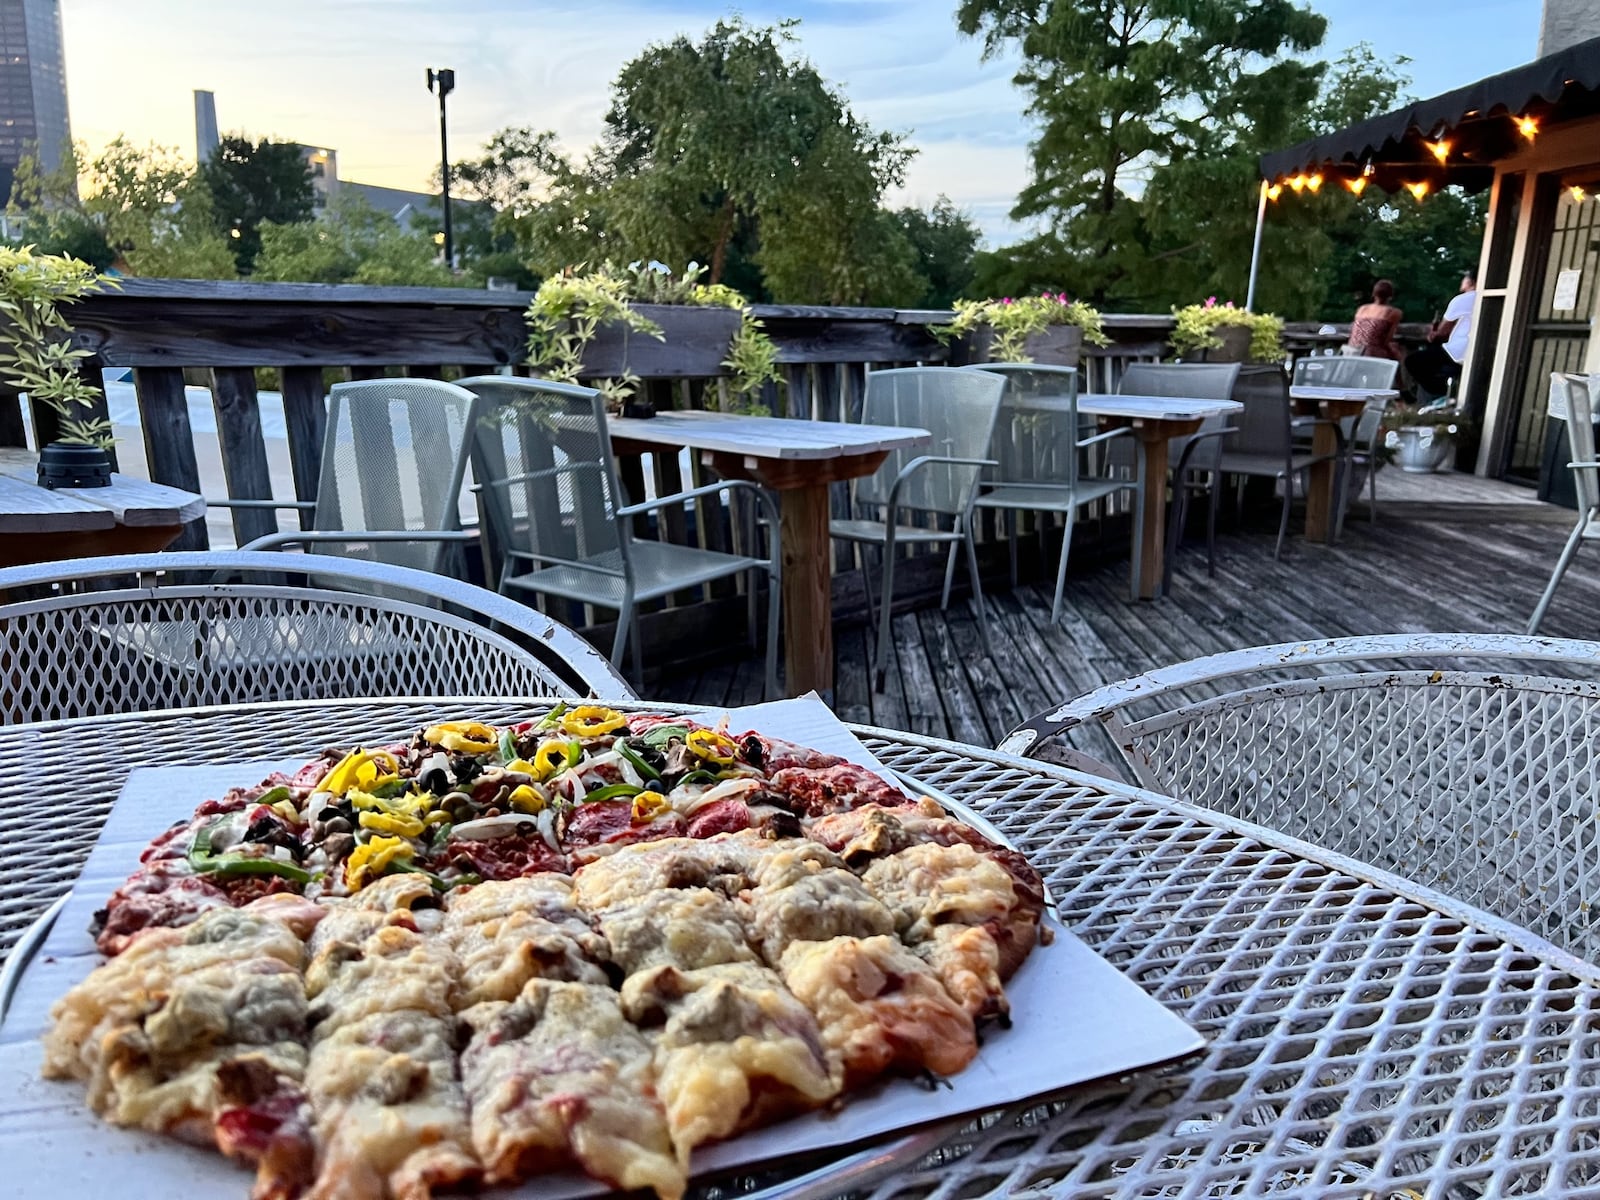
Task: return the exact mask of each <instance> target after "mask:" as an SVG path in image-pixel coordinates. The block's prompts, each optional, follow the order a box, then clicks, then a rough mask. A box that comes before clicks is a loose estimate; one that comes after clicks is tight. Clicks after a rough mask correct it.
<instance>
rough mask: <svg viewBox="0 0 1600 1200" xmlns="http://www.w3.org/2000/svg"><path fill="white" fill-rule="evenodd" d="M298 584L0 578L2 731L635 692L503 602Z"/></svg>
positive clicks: (189, 561) (422, 587)
mask: <svg viewBox="0 0 1600 1200" xmlns="http://www.w3.org/2000/svg"><path fill="white" fill-rule="evenodd" d="M297 564H298V565H297ZM305 571H306V565H305V559H304V558H302V557H299V556H294V555H284V554H275V553H270V552H244V551H233V552H227V553H220V554H198V553H182V554H138V555H125V556H120V557H110V558H86V559H77V560H73V561H71V562H55V563H41V564H38V565H36V566H28V567H13V568H11V569H9V570H4V571H0V595H4V596H6V597H7V602H6V603H3V604H0V660H3V661H4V662H6V663H7V664H8V667H7V669H6V670H4V671H0V724H19V723H24V722H34V721H57V720H65V719H69V718H73V717H86V716H97V715H100V714H104V713H122V712H142V711H152V710H157V709H172V708H189V707H193V706H197V705H231V704H248V703H255V702H263V701H272V700H316V699H336V698H337V699H344V698H356V697H448V696H478V695H481V696H538V695H542V696H549V695H574V694H577V695H583V694H594V695H599V696H606V697H610V698H619V699H626V698H628V697H630V696H631V695H632V691H631V690H630V689H629V687H628V685H627V683H626V682H624V680H623V679H622V677H621V676H619V675H618V674H617V673H616V672H615V671H614V670H612V668H611V664H610V663H608V662H607V661H606V660H605V659H604V658H603V657H602V656H601V655H600V654H599V652H598V651H596V650H595V649H594V648H593V647H591V646H590V645H589V644H588V643H587V642H585V641H583V640H582V639H581V638H579V637H578V636H577V635H576V634H575V633H573V632H572V631H571V630H569V629H567V628H566V627H565V626H563V625H560V624H559V623H557V622H555V621H553V620H551V619H550V618H548V617H546V616H544V615H542V614H541V613H538V612H535V611H534V610H533V609H530V608H528V607H526V606H525V605H522V604H518V603H517V602H516V601H514V600H510V599H508V598H506V597H504V596H497V595H495V594H494V593H493V592H488V591H485V590H483V589H482V588H478V587H474V586H472V585H471V584H466V583H460V582H458V581H456V580H453V579H448V578H445V577H443V576H439V575H434V574H430V573H426V572H421V571H414V570H411V569H409V568H406V567H395V566H391V565H389V564H387V563H372V562H364V561H361V560H359V559H336V558H332V557H330V556H319V557H318V558H317V560H316V570H315V574H314V575H312V576H311V581H310V582H309V583H308V584H306V585H303V586H302V585H298V584H296V583H294V582H291V580H294V579H297V578H301V577H303V576H304V575H305ZM219 580H226V581H225V582H221V581H219ZM90 589H100V590H90ZM375 592H381V594H373V593H375ZM491 626H493V628H491ZM217 753H219V754H225V753H226V747H219V748H218V750H217Z"/></svg>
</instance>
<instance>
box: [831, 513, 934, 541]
mask: <svg viewBox="0 0 1600 1200" xmlns="http://www.w3.org/2000/svg"><path fill="white" fill-rule="evenodd" d="M828 533H829V534H830V535H831V536H833V537H836V538H841V539H843V540H844V541H847V542H865V543H868V544H869V545H874V546H881V545H882V544H883V543H884V542H885V541H887V540H888V536H889V526H888V525H887V524H886V523H884V522H883V521H866V520H861V519H858V518H854V517H852V518H849V519H843V520H836V521H829V522H828ZM894 540H895V541H896V542H959V541H960V540H961V533H960V531H959V530H950V529H924V528H922V527H920V526H917V525H901V524H899V523H896V524H895V527H894Z"/></svg>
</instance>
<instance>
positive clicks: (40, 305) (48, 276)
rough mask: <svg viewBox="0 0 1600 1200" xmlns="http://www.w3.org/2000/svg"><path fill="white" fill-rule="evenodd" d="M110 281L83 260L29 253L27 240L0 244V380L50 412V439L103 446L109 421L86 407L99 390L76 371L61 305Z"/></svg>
mask: <svg viewBox="0 0 1600 1200" xmlns="http://www.w3.org/2000/svg"><path fill="white" fill-rule="evenodd" d="M108 283H109V284H111V286H116V285H115V281H113V280H110V279H108V278H107V277H105V276H103V275H101V274H100V273H99V272H98V271H96V270H95V269H94V268H93V267H91V266H90V265H89V264H88V263H86V262H83V261H81V260H79V259H76V258H70V257H67V256H65V255H60V254H35V253H34V252H33V247H32V246H23V247H21V248H20V249H18V248H15V247H10V246H0V317H4V318H5V321H6V325H7V328H6V329H5V330H4V331H3V332H0V379H3V380H4V381H5V382H6V383H7V384H9V385H10V386H11V387H14V388H16V389H17V390H18V391H21V392H26V393H27V394H28V397H29V399H31V400H37V401H39V402H41V403H43V404H44V405H46V406H47V407H48V408H50V409H51V410H52V411H54V412H55V414H56V416H57V417H58V418H59V419H60V420H59V433H58V435H57V440H58V441H61V442H66V443H68V444H69V445H74V446H99V447H101V448H102V449H104V448H107V447H109V446H110V445H111V443H112V441H113V439H112V437H111V423H110V422H109V421H108V420H106V419H105V418H104V417H92V416H88V415H86V414H83V412H82V410H85V409H92V408H93V406H94V404H95V402H96V401H97V400H98V399H99V398H100V393H99V391H98V390H97V389H96V388H95V387H94V386H93V385H92V384H91V383H90V382H89V381H88V380H87V379H85V378H84V377H83V376H82V375H81V374H79V372H78V364H79V363H81V362H82V361H83V360H84V359H86V358H88V357H89V351H87V350H75V349H73V348H72V340H71V339H72V326H71V325H70V324H68V322H67V319H66V317H64V316H62V314H61V306H62V305H63V304H71V303H73V302H74V301H77V300H81V299H82V298H83V297H84V296H87V295H88V294H89V293H90V292H93V291H97V290H98V289H99V288H100V287H102V286H104V285H106V284H108Z"/></svg>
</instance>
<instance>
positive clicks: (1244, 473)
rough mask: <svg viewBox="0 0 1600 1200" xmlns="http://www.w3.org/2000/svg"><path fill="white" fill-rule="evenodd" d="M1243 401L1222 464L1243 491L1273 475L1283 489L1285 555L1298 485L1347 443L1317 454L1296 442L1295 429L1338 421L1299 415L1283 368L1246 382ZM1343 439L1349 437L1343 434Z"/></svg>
mask: <svg viewBox="0 0 1600 1200" xmlns="http://www.w3.org/2000/svg"><path fill="white" fill-rule="evenodd" d="M1237 399H1238V400H1239V401H1241V402H1242V403H1243V404H1244V412H1242V413H1237V414H1235V415H1234V416H1233V417H1232V418H1231V419H1232V420H1233V421H1234V422H1235V423H1236V425H1237V428H1236V429H1235V431H1234V432H1233V433H1232V434H1230V435H1229V436H1228V438H1227V440H1225V441H1224V442H1223V444H1222V453H1221V455H1219V456H1218V460H1217V466H1218V468H1219V469H1220V470H1221V471H1222V472H1223V474H1225V475H1237V476H1238V477H1239V493H1240V495H1241V497H1242V496H1243V493H1244V481H1245V479H1246V478H1248V477H1251V476H1255V477H1264V478H1267V479H1273V480H1276V481H1277V482H1278V484H1279V485H1280V486H1281V487H1282V489H1283V510H1282V515H1281V516H1280V517H1279V518H1278V540H1277V543H1276V544H1275V545H1274V546H1273V549H1272V557H1273V558H1274V559H1277V558H1282V557H1283V540H1284V538H1285V537H1287V536H1288V533H1289V509H1290V507H1291V506H1292V505H1293V504H1294V483H1295V480H1296V479H1297V478H1300V477H1302V476H1303V475H1304V474H1305V473H1306V472H1307V471H1309V470H1310V469H1311V468H1312V467H1313V466H1315V465H1316V464H1317V463H1319V462H1325V461H1327V460H1328V459H1330V458H1331V459H1333V460H1334V461H1336V462H1337V461H1338V460H1339V458H1340V457H1341V456H1342V454H1343V452H1344V451H1343V446H1342V442H1341V446H1340V448H1339V449H1337V450H1335V451H1334V453H1333V454H1332V455H1323V454H1316V453H1313V452H1312V451H1311V450H1309V449H1305V448H1302V447H1299V446H1296V445H1295V440H1294V439H1295V433H1296V432H1297V431H1300V430H1308V429H1310V428H1311V427H1313V426H1315V425H1317V424H1332V425H1333V426H1334V428H1335V429H1336V430H1337V429H1338V423H1337V422H1328V421H1325V420H1324V419H1323V418H1320V417H1300V418H1296V417H1295V415H1294V413H1293V411H1292V409H1291V408H1290V404H1289V377H1288V376H1287V375H1286V374H1285V373H1284V372H1283V370H1282V369H1281V368H1277V369H1274V370H1272V371H1270V372H1257V373H1252V374H1251V375H1248V376H1246V377H1245V378H1244V379H1242V380H1241V381H1240V385H1239V391H1238V396H1237ZM1340 436H1341V439H1342V436H1343V435H1340Z"/></svg>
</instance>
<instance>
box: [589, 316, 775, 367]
mask: <svg viewBox="0 0 1600 1200" xmlns="http://www.w3.org/2000/svg"><path fill="white" fill-rule="evenodd" d="M634 311H636V312H638V313H640V314H642V315H643V316H646V317H649V318H650V319H651V320H652V321H654V322H655V323H656V324H657V325H659V326H661V330H662V332H663V333H665V334H666V341H657V340H656V339H655V338H653V337H650V336H649V335H648V334H643V333H636V332H634V331H632V330H630V329H628V328H627V327H626V326H622V325H602V326H601V327H600V328H599V329H598V330H597V331H596V332H595V335H594V340H593V341H592V342H590V343H589V345H588V346H587V347H586V348H585V350H584V354H583V373H582V374H583V378H585V379H607V378H610V377H612V376H616V375H620V374H622V373H623V371H624V370H629V371H632V372H633V373H634V374H635V375H637V376H639V378H641V379H675V378H680V377H685V376H687V377H690V378H696V377H706V376H712V375H725V374H726V373H727V368H725V367H724V366H723V365H722V362H723V360H724V359H725V358H727V357H728V344H729V343H730V342H731V341H732V340H733V335H734V334H736V333H738V332H739V324H740V322H741V321H743V319H744V317H743V316H742V314H740V313H739V312H738V311H736V310H735V309H731V308H700V307H696V306H693V305H687V304H636V305H634Z"/></svg>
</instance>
